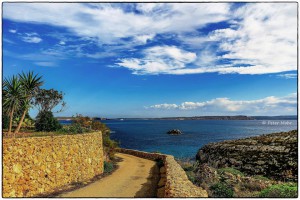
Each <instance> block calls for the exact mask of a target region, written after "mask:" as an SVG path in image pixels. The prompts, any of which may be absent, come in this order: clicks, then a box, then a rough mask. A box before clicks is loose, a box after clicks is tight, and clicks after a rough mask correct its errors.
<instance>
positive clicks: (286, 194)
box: [259, 183, 298, 198]
mask: <svg viewBox="0 0 300 200" xmlns="http://www.w3.org/2000/svg"><path fill="white" fill-rule="evenodd" d="M259 197H263V198H275V197H277V198H297V197H298V186H297V183H284V184H278V185H272V186H270V187H268V188H266V189H264V190H262V191H261V192H260V194H259Z"/></svg>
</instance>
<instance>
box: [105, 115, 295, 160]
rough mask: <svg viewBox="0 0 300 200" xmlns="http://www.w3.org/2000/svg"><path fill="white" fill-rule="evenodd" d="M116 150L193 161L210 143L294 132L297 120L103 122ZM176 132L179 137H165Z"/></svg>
mask: <svg viewBox="0 0 300 200" xmlns="http://www.w3.org/2000/svg"><path fill="white" fill-rule="evenodd" d="M102 122H103V123H105V124H106V125H107V126H108V127H109V128H110V129H111V131H112V133H111V138H112V139H114V140H116V141H119V142H120V146H121V147H123V148H128V149H136V150H141V151H148V152H161V153H165V154H171V155H174V156H175V157H177V158H194V157H195V155H196V153H197V151H198V150H199V148H201V147H202V146H203V145H205V144H208V143H210V142H219V141H223V140H231V139H238V138H244V137H250V136H257V135H262V134H266V133H274V132H280V131H290V130H294V129H297V120H126V119H124V120H106V121H102ZM171 129H179V130H181V131H182V132H183V134H182V135H168V134H167V131H169V130H171Z"/></svg>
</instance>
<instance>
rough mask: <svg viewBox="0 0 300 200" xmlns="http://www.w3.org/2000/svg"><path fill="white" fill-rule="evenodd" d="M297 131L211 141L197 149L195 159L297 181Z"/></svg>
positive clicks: (253, 173) (249, 172) (213, 165)
mask: <svg viewBox="0 0 300 200" xmlns="http://www.w3.org/2000/svg"><path fill="white" fill-rule="evenodd" d="M297 134H298V131H297V130H293V131H289V132H281V133H272V134H267V135H262V136H257V137H250V138H245V139H239V140H228V141H224V142H218V143H210V144H207V145H205V146H203V147H202V148H201V149H200V150H199V151H198V153H197V156H196V159H197V160H198V161H199V162H200V163H207V164H208V165H209V166H212V167H214V168H223V167H232V168H236V169H238V170H240V171H242V172H244V173H245V174H248V175H263V176H266V177H269V178H272V179H275V180H285V181H287V180H291V181H296V180H297V178H298V175H297V174H298V143H297Z"/></svg>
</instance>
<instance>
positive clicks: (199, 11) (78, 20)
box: [3, 3, 229, 43]
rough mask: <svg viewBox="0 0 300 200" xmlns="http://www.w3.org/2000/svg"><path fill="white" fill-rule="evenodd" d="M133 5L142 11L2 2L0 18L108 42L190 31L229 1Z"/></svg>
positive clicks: (219, 16)
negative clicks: (217, 3) (0, 15)
mask: <svg viewBox="0 0 300 200" xmlns="http://www.w3.org/2000/svg"><path fill="white" fill-rule="evenodd" d="M137 8H138V9H140V10H141V11H142V12H143V14H137V13H134V12H125V11H124V10H123V9H122V8H121V7H116V6H113V4H112V5H111V4H108V3H100V4H80V3H72V4H69V3H4V8H3V17H4V18H6V19H10V20H13V21H19V22H31V23H43V24H50V25H54V26H63V27H66V28H68V29H69V30H70V31H72V32H74V33H76V34H77V35H78V36H82V37H95V38H97V39H98V40H99V41H101V43H112V42H116V41H118V40H119V39H120V38H127V37H135V36H138V35H148V34H149V33H151V34H161V33H169V32H176V33H179V32H188V31H194V30H195V29H197V28H200V27H204V26H205V25H206V24H208V23H213V22H219V21H223V20H226V19H227V14H228V11H229V4H225V3H224V4H219V5H218V6H215V5H213V4H210V3H201V4H192V3H189V4H181V3H172V4H170V3H166V4H148V3H147V4H145V5H143V4H138V6H137ZM45 13H47V14H45ZM61 19H64V20H61ZM175 22H176V23H175Z"/></svg>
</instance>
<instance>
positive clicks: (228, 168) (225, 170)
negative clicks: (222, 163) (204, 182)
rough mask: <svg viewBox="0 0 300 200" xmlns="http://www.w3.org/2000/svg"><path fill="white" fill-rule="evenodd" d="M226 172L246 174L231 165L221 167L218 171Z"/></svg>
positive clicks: (220, 172)
mask: <svg viewBox="0 0 300 200" xmlns="http://www.w3.org/2000/svg"><path fill="white" fill-rule="evenodd" d="M225 172H228V173H230V174H233V175H240V176H244V174H243V173H242V172H240V171H239V170H237V169H234V168H231V167H226V168H220V169H218V173H219V174H224V173H225Z"/></svg>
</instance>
